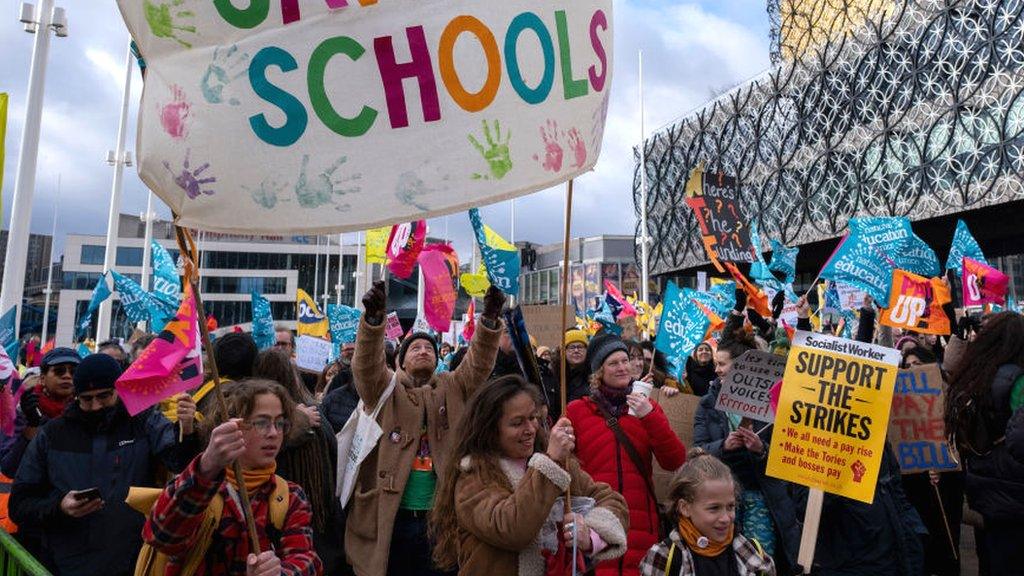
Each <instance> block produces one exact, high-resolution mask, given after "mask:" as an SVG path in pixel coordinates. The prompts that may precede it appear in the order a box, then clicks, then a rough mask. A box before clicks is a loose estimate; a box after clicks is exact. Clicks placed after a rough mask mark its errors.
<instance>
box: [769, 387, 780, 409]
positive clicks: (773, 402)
mask: <svg viewBox="0 0 1024 576" xmlns="http://www.w3.org/2000/svg"><path fill="white" fill-rule="evenodd" d="M781 394H782V380H779V381H778V382H776V383H775V384H772V387H771V388H769V389H768V405H769V406H771V408H772V414H778V413H779V396H780V395H781Z"/></svg>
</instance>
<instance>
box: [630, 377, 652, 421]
mask: <svg viewBox="0 0 1024 576" xmlns="http://www.w3.org/2000/svg"><path fill="white" fill-rule="evenodd" d="M653 390H654V385H653V384H651V383H650V382H642V381H640V380H635V381H634V382H633V392H637V393H640V394H643V395H644V397H645V398H650V397H651V391H653ZM629 415H630V416H636V412H634V411H633V409H632V408H630V409H629Z"/></svg>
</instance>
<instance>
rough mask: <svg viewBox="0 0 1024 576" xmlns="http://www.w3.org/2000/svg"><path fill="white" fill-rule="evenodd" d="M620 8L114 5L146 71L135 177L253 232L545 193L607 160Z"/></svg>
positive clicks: (220, 223)
mask: <svg viewBox="0 0 1024 576" xmlns="http://www.w3.org/2000/svg"><path fill="white" fill-rule="evenodd" d="M612 5H613V3H612V1H611V0H583V1H580V0H577V1H572V2H570V1H567V0H557V1H553V2H552V1H549V0H508V1H505V2H477V1H474V0H450V1H447V2H411V3H410V2H379V3H378V2H350V1H346V0H329V1H327V2H323V1H321V2H298V1H295V0H291V1H289V2H270V1H269V0H254V1H249V2H238V1H233V2H232V1H228V0H217V1H214V2H209V1H206V2H199V1H196V0H175V1H174V2H170V1H168V2H163V3H157V2H139V1H138V0H119V1H118V6H119V7H120V10H121V15H122V17H123V18H124V21H125V24H126V25H127V26H128V29H129V31H130V33H131V36H132V38H133V39H134V40H135V41H136V42H137V44H138V46H139V51H140V53H141V55H142V57H143V58H145V61H146V66H147V68H146V69H147V74H146V83H145V89H144V92H143V96H142V103H141V106H140V114H139V131H138V132H139V134H138V159H139V175H140V176H141V177H142V179H143V181H144V182H146V184H147V185H148V186H149V188H150V189H152V190H153V191H154V192H155V193H156V194H157V195H159V196H160V198H161V199H163V200H164V201H165V202H166V203H167V205H168V206H170V207H171V209H172V210H173V211H174V212H175V213H176V214H178V215H179V217H180V218H179V221H178V223H180V224H182V225H186V226H195V227H198V228H202V229H204V230H220V231H226V232H230V231H238V230H245V231H246V233H254V232H268V231H277V232H281V231H288V230H291V231H300V230H301V231H304V232H311V233H318V234H323V233H328V232H345V231H355V230H365V229H367V228H371V227H376V226H382V225H385V224H393V223H396V222H403V221H404V222H407V221H410V220H413V219H418V218H424V219H426V218H432V217H435V216H440V215H443V214H449V213H452V212H455V211H460V210H465V209H468V208H470V207H473V206H480V205H485V204H489V203H493V202H497V201H499V200H505V199H508V198H510V197H514V196H519V195H523V194H528V193H530V192H533V191H536V190H542V189H545V188H549V187H551V186H553V185H555V184H559V183H561V182H564V181H565V180H567V179H569V178H572V177H575V176H578V175H580V174H584V173H586V172H587V171H589V170H590V169H591V168H592V167H593V166H594V164H595V163H596V162H597V158H598V155H599V154H600V151H601V140H602V136H603V132H604V123H605V114H606V112H607V107H608V94H609V90H610V87H611V84H610V82H611V76H612V58H611V56H612V54H613V42H612V40H613V37H614V29H613V25H612ZM278 7H280V9H278Z"/></svg>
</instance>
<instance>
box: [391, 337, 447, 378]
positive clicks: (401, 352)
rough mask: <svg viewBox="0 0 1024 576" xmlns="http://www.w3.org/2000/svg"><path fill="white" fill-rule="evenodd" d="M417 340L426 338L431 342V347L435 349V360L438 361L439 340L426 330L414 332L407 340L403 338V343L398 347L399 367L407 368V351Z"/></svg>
mask: <svg viewBox="0 0 1024 576" xmlns="http://www.w3.org/2000/svg"><path fill="white" fill-rule="evenodd" d="M416 340H426V341H427V342H430V348H431V349H432V350H433V351H434V361H435V362H436V361H437V355H438V352H437V340H435V339H434V337H433V336H431V335H430V334H428V333H426V332H413V333H412V334H410V335H409V336H408V337H407V338H406V339H405V340H402V345H401V347H399V349H398V367H399V368H402V369H403V370H404V369H405V353H406V351H408V350H409V346H412V343H413V342H414V341H416Z"/></svg>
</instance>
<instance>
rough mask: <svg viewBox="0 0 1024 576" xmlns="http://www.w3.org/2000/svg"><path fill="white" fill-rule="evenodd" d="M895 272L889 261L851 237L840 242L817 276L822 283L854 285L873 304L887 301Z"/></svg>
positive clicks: (869, 246) (857, 238)
mask: <svg viewBox="0 0 1024 576" xmlns="http://www.w3.org/2000/svg"><path fill="white" fill-rule="evenodd" d="M895 271H896V266H895V265H894V264H893V262H892V261H891V260H889V259H888V258H885V257H884V256H883V255H881V254H879V252H878V250H876V249H875V248H874V247H873V246H871V245H869V244H867V243H865V242H864V241H863V240H862V239H861V238H860V237H857V236H854V235H853V234H851V235H849V236H847V237H846V238H844V239H843V240H842V241H840V243H839V246H837V247H836V251H835V252H833V253H832V257H831V258H829V260H828V262H826V263H825V267H824V268H822V269H821V273H820V274H819V276H820V277H821V279H822V280H833V281H835V282H839V283H841V284H849V285H851V286H856V287H857V288H860V289H862V290H864V291H865V292H867V293H868V294H870V295H871V297H872V298H874V299H875V302H888V301H889V293H890V291H891V290H892V275H893V272H895Z"/></svg>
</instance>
